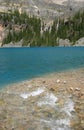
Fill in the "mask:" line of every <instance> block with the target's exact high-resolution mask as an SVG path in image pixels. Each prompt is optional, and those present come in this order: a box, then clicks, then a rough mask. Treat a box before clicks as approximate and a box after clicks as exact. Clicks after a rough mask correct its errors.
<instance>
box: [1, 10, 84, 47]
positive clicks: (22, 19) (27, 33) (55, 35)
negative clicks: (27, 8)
mask: <svg viewBox="0 0 84 130" xmlns="http://www.w3.org/2000/svg"><path fill="white" fill-rule="evenodd" d="M0 20H1V22H2V24H3V26H4V27H5V28H6V30H7V35H6V37H5V38H4V39H3V43H2V46H3V45H4V44H8V43H10V42H13V44H14V43H16V42H19V41H21V40H23V44H22V46H58V45H59V42H58V40H59V39H61V38H62V39H69V40H70V42H71V44H72V45H73V44H75V42H76V41H77V40H78V39H80V38H82V37H84V11H79V12H77V13H76V14H75V15H74V16H73V17H69V18H67V19H65V18H64V19H63V18H56V19H55V20H54V22H53V24H52V25H51V26H48V27H47V28H46V25H45V24H44V22H43V21H42V20H41V19H40V18H37V17H35V16H32V17H30V16H28V15H27V14H26V12H23V13H21V14H20V13H19V11H18V10H15V11H14V12H11V13H4V14H0Z"/></svg>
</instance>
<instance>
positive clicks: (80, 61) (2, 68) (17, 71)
mask: <svg viewBox="0 0 84 130" xmlns="http://www.w3.org/2000/svg"><path fill="white" fill-rule="evenodd" d="M82 67H84V47H45V48H44V47H42V48H0V87H2V86H5V85H7V84H11V83H15V82H20V81H22V80H26V79H31V78H34V77H39V76H42V75H45V74H48V73H53V72H59V71H64V70H69V69H76V68H82Z"/></svg>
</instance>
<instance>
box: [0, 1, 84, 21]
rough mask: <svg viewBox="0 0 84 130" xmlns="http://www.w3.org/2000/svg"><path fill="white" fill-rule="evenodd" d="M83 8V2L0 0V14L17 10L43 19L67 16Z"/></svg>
mask: <svg viewBox="0 0 84 130" xmlns="http://www.w3.org/2000/svg"><path fill="white" fill-rule="evenodd" d="M83 7H84V0H0V12H3V11H10V10H11V9H14V8H18V9H19V10H20V12H21V11H24V10H25V11H26V12H27V13H29V14H30V15H36V16H38V17H41V18H43V19H54V18H56V17H58V16H60V17H61V16H63V17H64V16H69V15H72V14H73V13H74V12H76V11H77V10H79V9H80V8H81V9H82V8H83Z"/></svg>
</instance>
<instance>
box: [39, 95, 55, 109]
mask: <svg viewBox="0 0 84 130" xmlns="http://www.w3.org/2000/svg"><path fill="white" fill-rule="evenodd" d="M57 100H58V98H57V97H56V96H54V94H53V93H47V94H46V95H45V96H44V97H43V98H42V101H40V102H38V106H42V105H50V106H52V107H54V106H55V105H56V101H57Z"/></svg>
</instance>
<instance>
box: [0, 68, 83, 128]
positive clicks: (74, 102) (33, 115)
mask: <svg viewBox="0 0 84 130" xmlns="http://www.w3.org/2000/svg"><path fill="white" fill-rule="evenodd" d="M0 130H84V68H82V69H77V70H70V71H66V72H60V73H53V74H48V75H45V76H43V77H39V78H34V79H31V80H29V81H23V82H21V83H17V84H12V85H10V86H7V87H4V88H2V89H1V90H0Z"/></svg>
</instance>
